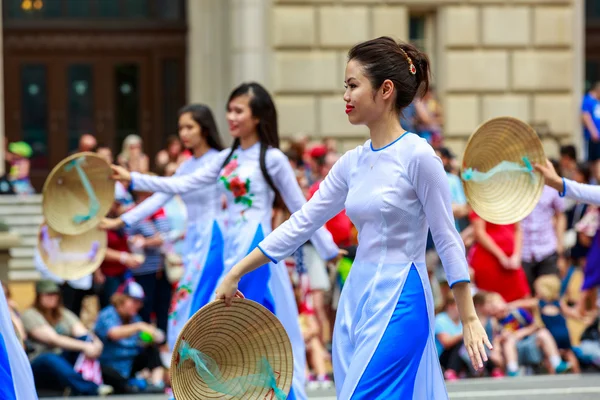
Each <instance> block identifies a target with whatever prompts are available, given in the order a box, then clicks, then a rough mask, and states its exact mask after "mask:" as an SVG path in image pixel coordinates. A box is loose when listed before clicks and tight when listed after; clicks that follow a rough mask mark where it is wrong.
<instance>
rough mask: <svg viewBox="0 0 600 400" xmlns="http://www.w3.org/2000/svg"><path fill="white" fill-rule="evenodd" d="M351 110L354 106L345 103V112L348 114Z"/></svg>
mask: <svg viewBox="0 0 600 400" xmlns="http://www.w3.org/2000/svg"><path fill="white" fill-rule="evenodd" d="M352 110H354V106H351V105H350V104H346V114H350V113H351V112H352Z"/></svg>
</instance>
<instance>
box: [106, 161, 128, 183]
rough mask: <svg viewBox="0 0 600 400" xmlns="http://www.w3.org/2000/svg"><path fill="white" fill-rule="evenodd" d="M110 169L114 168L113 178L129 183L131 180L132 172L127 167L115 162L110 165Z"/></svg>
mask: <svg viewBox="0 0 600 400" xmlns="http://www.w3.org/2000/svg"><path fill="white" fill-rule="evenodd" d="M110 169H111V170H112V175H111V179H113V180H115V181H122V182H128V183H129V182H131V173H130V172H129V171H127V169H125V168H123V167H121V166H119V165H114V164H113V165H111V166H110Z"/></svg>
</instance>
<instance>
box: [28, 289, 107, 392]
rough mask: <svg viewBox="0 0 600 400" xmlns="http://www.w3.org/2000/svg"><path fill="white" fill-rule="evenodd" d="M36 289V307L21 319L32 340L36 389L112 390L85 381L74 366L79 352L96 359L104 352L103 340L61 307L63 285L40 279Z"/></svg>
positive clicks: (31, 354)
mask: <svg viewBox="0 0 600 400" xmlns="http://www.w3.org/2000/svg"><path fill="white" fill-rule="evenodd" d="M35 292H36V296H35V301H34V304H33V306H32V307H31V308H29V309H27V310H25V311H24V312H23V315H22V317H21V318H22V320H23V325H24V327H25V330H26V332H27V335H28V337H29V339H30V342H31V347H32V352H31V353H30V354H29V359H30V360H31V368H32V370H33V376H34V378H35V382H36V387H37V389H38V390H39V389H47V390H59V391H64V390H65V389H67V388H69V389H70V390H71V392H72V393H73V394H75V395H106V394H110V393H112V390H113V389H112V387H110V386H108V385H98V384H96V383H94V382H91V381H86V380H85V379H84V378H83V377H82V375H81V374H80V373H78V372H76V371H75V370H74V368H73V367H74V364H75V361H76V359H77V357H78V356H79V354H80V353H83V354H85V356H86V357H88V358H90V359H97V358H98V357H99V356H100V354H101V353H102V349H103V345H102V342H101V341H100V340H99V339H98V338H97V337H95V336H94V335H92V334H91V332H89V331H88V330H87V328H86V327H85V326H84V325H83V324H82V323H81V321H80V320H79V318H77V316H76V315H75V314H73V313H72V312H71V311H69V310H67V309H66V308H64V307H63V306H62V299H61V294H60V288H59V287H58V285H57V284H56V283H55V282H53V281H51V280H45V279H43V280H40V281H38V282H37V283H36V285H35Z"/></svg>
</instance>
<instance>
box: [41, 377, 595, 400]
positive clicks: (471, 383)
mask: <svg viewBox="0 0 600 400" xmlns="http://www.w3.org/2000/svg"><path fill="white" fill-rule="evenodd" d="M448 391H449V392H450V399H452V400H454V399H470V400H495V399H497V400H508V399H510V400H542V399H543V400H592V399H594V400H597V399H599V398H600V374H585V375H580V376H578V375H561V376H550V375H545V376H536V377H522V378H503V379H472V380H465V381H462V382H457V383H449V384H448ZM309 397H310V399H311V400H336V397H335V393H334V391H328V392H324V391H320V392H311V393H310V396H309ZM109 398H110V399H111V400H112V399H114V400H125V399H127V400H136V399H138V400H139V399H143V400H165V399H166V397H165V396H143V397H142V396H125V397H122V396H111V397H109ZM109 398H105V399H107V400H108V399H109ZM85 399H86V400H95V399H94V398H90V397H86V398H85ZM48 400H50V399H48ZM52 400H64V398H56V399H52Z"/></svg>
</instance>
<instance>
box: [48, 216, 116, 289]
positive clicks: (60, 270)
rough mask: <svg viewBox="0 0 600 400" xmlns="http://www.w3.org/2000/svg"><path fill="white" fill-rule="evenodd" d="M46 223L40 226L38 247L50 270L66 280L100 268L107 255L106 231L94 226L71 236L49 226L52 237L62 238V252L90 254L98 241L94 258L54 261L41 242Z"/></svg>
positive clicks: (77, 277) (80, 276)
mask: <svg viewBox="0 0 600 400" xmlns="http://www.w3.org/2000/svg"><path fill="white" fill-rule="evenodd" d="M43 227H44V224H42V225H41V226H40V229H39V231H38V237H37V249H38V251H39V253H40V256H41V258H42V260H43V261H44V264H45V265H46V267H47V268H48V270H49V271H50V272H52V273H53V274H54V275H56V276H58V277H59V278H62V279H64V280H75V279H79V278H83V277H84V276H88V275H90V274H92V273H93V272H94V271H96V270H97V269H98V267H99V266H100V264H102V261H104V256H105V255H106V247H107V234H106V231H104V230H101V229H99V228H92V229H90V230H88V231H87V232H84V233H82V234H80V235H76V236H69V235H61V234H60V233H58V232H56V231H55V230H53V229H52V228H51V227H48V234H49V236H50V238H60V239H61V240H60V251H61V252H62V253H76V254H88V253H89V251H90V250H91V249H92V245H93V243H94V242H98V250H97V251H96V254H95V257H94V258H93V259H92V260H77V261H70V262H64V261H60V262H53V261H51V260H50V256H49V254H48V253H46V251H45V250H44V248H43V246H42V243H41V230H42V228H43Z"/></svg>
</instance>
